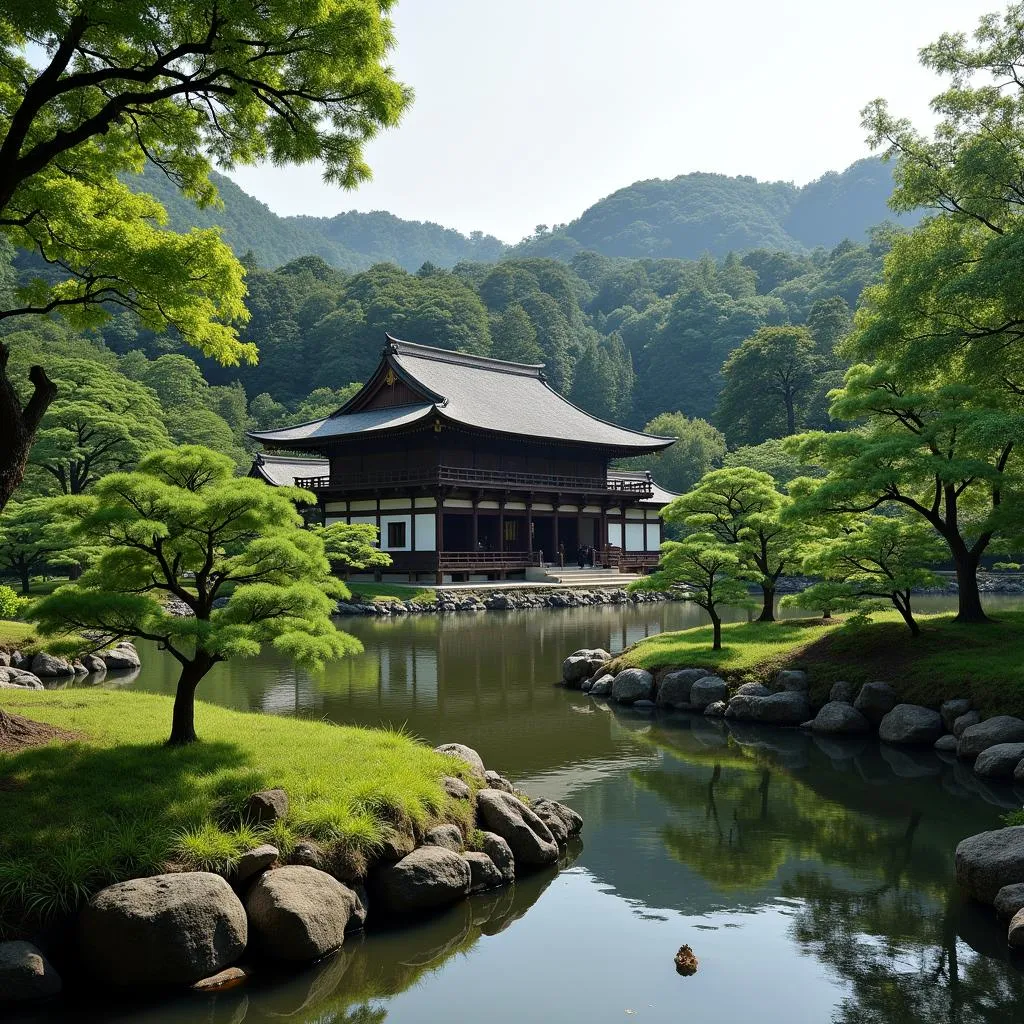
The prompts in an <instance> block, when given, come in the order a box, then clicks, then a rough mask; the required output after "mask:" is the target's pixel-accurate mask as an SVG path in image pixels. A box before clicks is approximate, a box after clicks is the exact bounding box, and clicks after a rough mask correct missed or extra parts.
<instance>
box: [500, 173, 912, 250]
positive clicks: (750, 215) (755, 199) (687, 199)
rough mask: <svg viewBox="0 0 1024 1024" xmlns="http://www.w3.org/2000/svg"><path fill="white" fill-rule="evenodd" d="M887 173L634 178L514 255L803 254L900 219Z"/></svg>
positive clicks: (541, 233)
mask: <svg viewBox="0 0 1024 1024" xmlns="http://www.w3.org/2000/svg"><path fill="white" fill-rule="evenodd" d="M892 186H893V182H892V173H891V171H890V169H889V167H888V166H887V165H886V164H884V163H882V161H881V160H877V159H867V160H858V161H857V163H855V164H852V165H851V166H850V167H848V168H847V169H846V170H845V171H842V172H841V173H836V172H834V171H830V172H829V173H828V174H825V175H824V176H822V177H821V178H819V179H818V180H817V181H812V182H810V183H809V184H807V185H805V186H803V187H802V188H797V187H796V186H794V185H792V184H789V183H788V182H782V181H776V182H761V181H757V180H756V179H755V178H750V177H738V178H730V177H727V176H726V175H724V174H683V175H680V176H679V177H678V178H673V179H672V180H670V181H666V180H664V179H661V178H654V179H651V180H650V181H638V182H636V183H635V184H633V185H630V186H629V187H628V188H623V189H620V190H619V191H618V192H614V193H612V195H610V196H608V197H607V198H605V199H602V200H601V201H600V202H598V203H595V204H594V205H593V206H591V207H590V208H589V209H588V210H586V211H585V212H584V213H583V214H582V215H581V216H580V217H579V218H578V219H577V220H574V221H573V222H572V223H570V224H566V225H561V226H559V227H557V228H555V229H554V230H547V229H545V230H543V231H538V233H537V234H536V235H534V236H533V237H532V238H529V239H526V240H525V241H523V242H522V243H520V245H519V246H517V247H516V251H517V252H518V253H521V254H530V255H538V256H555V257H558V258H561V259H567V258H569V257H571V256H572V254H573V253H575V252H578V251H580V250H591V251H594V252H600V253H603V254H604V255H606V256H633V257H637V258H642V257H664V256H672V257H676V258H679V259H695V258H697V257H699V256H700V255H701V254H703V253H705V252H707V253H711V255H713V256H724V255H726V253H729V252H745V251H747V250H750V249H780V250H783V251H787V252H802V251H806V250H808V249H813V248H815V247H817V246H826V247H831V246H834V245H837V244H838V243H839V242H840V241H842V240H843V239H844V238H851V239H854V240H855V241H863V240H864V239H865V238H866V236H867V233H868V231H869V230H870V229H871V228H872V227H874V226H875V225H877V224H880V223H882V222H883V221H885V220H894V221H898V222H899V223H903V224H911V223H913V222H914V221H915V220H916V218H914V217H902V218H897V217H896V215H895V214H893V212H892V211H891V210H889V208H888V207H887V206H886V203H887V201H888V199H889V195H890V194H891V193H892Z"/></svg>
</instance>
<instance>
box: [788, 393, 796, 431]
mask: <svg viewBox="0 0 1024 1024" xmlns="http://www.w3.org/2000/svg"><path fill="white" fill-rule="evenodd" d="M795 433H796V409H795V408H794V405H793V396H792V395H786V435H787V437H792V436H793V434H795Z"/></svg>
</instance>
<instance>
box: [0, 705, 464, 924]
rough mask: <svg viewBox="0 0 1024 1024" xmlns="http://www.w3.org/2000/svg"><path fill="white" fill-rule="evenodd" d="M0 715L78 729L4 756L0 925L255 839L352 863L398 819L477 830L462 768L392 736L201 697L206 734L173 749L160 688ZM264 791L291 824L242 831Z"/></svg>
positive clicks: (225, 861) (198, 863) (224, 856)
mask: <svg viewBox="0 0 1024 1024" xmlns="http://www.w3.org/2000/svg"><path fill="white" fill-rule="evenodd" d="M0 708H2V709H3V710H5V711H7V712H9V713H10V714H17V715H22V716H24V717H26V718H30V719H33V720H35V721H39V722H46V723H49V724H52V725H54V726H57V727H59V728H61V729H64V730H68V731H71V732H74V733H78V734H80V735H81V737H82V738H81V739H80V740H77V741H70V742H69V741H56V742H51V743H49V744H47V745H45V746H38V747H31V748H26V749H21V750H18V751H17V752H15V753H6V754H5V753H0V805H2V808H3V811H2V827H0V932H2V931H3V929H4V927H5V926H6V928H7V929H8V930H11V929H12V928H13V927H16V922H17V921H18V920H20V919H22V918H23V917H24V916H25V915H26V913H28V914H30V915H31V916H43V917H45V916H47V915H51V914H55V913H60V912H64V911H68V910H71V909H73V908H74V907H76V906H77V905H78V904H79V903H80V902H81V901H82V900H84V899H86V898H87V897H88V895H89V894H90V893H92V892H94V891H96V890H97V889H100V888H102V887H103V886H105V885H108V884H110V883H111V882H113V881H116V880H118V879H123V878H129V877H136V876H139V875H146V874H153V873H155V872H158V871H160V870H162V869H163V868H164V866H165V865H168V864H173V865H180V866H184V867H188V868H192V869H206V870H225V869H227V868H229V867H230V865H231V864H232V863H233V862H234V861H235V860H236V859H237V857H238V856H239V855H240V854H241V853H242V852H244V851H245V850H246V849H250V848H251V847H252V846H253V845H255V844H258V843H259V842H268V841H269V842H272V843H274V845H276V846H277V847H278V848H279V849H281V850H282V852H284V853H286V852H288V851H289V850H290V849H291V848H292V847H293V846H294V844H295V843H296V842H298V841H300V840H304V839H309V840H314V841H316V842H318V843H320V844H321V845H322V846H324V847H325V848H327V850H328V852H329V853H330V855H331V856H333V857H336V858H344V859H345V862H347V863H350V864H354V865H357V866H358V864H359V863H360V861H361V860H363V859H364V858H365V857H366V855H368V854H372V852H373V850H374V849H375V848H376V847H377V846H378V844H379V843H380V842H381V840H382V839H383V838H385V837H386V835H388V834H389V832H390V831H391V830H392V829H393V828H394V825H395V824H396V823H400V822H401V823H414V824H415V826H416V827H417V828H419V829H426V828H429V827H431V826H432V825H433V824H436V823H437V822H439V821H442V820H449V821H457V822H461V823H462V824H464V825H466V826H467V827H468V826H469V824H470V822H469V821H468V809H467V807H468V802H467V801H452V800H451V799H450V798H448V797H447V796H446V794H445V793H444V790H443V788H442V785H441V779H442V777H443V776H445V775H461V776H462V777H464V778H466V779H467V781H469V779H468V775H467V772H466V769H465V767H464V766H463V765H462V764H461V762H459V761H456V760H454V759H452V758H449V757H445V756H442V755H440V754H437V753H435V752H434V751H433V750H432V749H431V748H430V747H427V746H425V745H424V744H422V743H419V742H416V741H415V740H413V739H412V738H410V737H408V736H405V735H402V734H400V733H397V732H389V731H384V730H375V729H359V728H352V727H343V726H335V725H330V724H327V723H325V722H313V721H302V720H298V719H294V718H283V717H276V716H273V715H263V714H245V713H242V712H238V711H229V710H227V709H224V708H220V707H216V706H214V705H212V704H204V703H199V704H197V707H196V730H197V732H198V733H199V735H200V738H201V742H200V743H197V744H194V745H192V746H189V747H181V748H168V747H165V746H163V741H164V740H165V738H166V736H167V733H168V730H169V728H170V721H171V699H170V698H169V697H163V696H158V695H155V694H144V693H131V692H124V691H110V690H99V689H97V690H50V691H28V692H25V691H20V690H0ZM272 787H281V788H283V789H285V790H286V791H287V792H288V795H289V798H290V809H289V813H288V816H287V818H286V819H285V820H284V821H283V822H279V823H276V824H275V825H274V826H273V827H271V828H269V829H264V830H256V829H254V828H252V827H251V826H248V825H246V824H243V823H242V822H241V821H240V811H241V809H242V807H243V805H244V802H245V800H246V798H247V797H248V796H249V794H251V793H253V792H255V791H257V790H261V789H267V788H272ZM363 862H364V863H365V861H364V860H363Z"/></svg>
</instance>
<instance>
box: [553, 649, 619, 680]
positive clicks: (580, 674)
mask: <svg viewBox="0 0 1024 1024" xmlns="http://www.w3.org/2000/svg"><path fill="white" fill-rule="evenodd" d="M610 660H611V655H610V654H609V653H608V652H607V651H604V650H602V649H601V648H600V647H593V648H590V647H584V648H582V649H581V650H578V651H573V652H572V654H570V655H569V657H568V658H566V659H565V661H563V662H562V682H563V683H565V685H566V686H579V685H580V683H582V682H583V680H584V679H589V678H590V677H591V676H592V675H593V674H594V673H595V672H596V671H597V670H598V669H599V668H600V667H601V666H602V665H603V664H605V662H607V661H610Z"/></svg>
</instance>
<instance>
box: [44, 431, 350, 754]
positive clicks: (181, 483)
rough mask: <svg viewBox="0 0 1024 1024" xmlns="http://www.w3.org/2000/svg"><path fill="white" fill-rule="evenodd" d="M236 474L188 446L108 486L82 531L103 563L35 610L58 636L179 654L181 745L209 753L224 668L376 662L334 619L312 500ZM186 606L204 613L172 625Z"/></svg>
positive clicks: (78, 534)
mask: <svg viewBox="0 0 1024 1024" xmlns="http://www.w3.org/2000/svg"><path fill="white" fill-rule="evenodd" d="M233 469H234V467H233V466H232V463H231V460H230V459H228V458H227V457H225V456H223V455H220V454H218V453H216V452H212V451H209V450H208V449H205V448H199V447H193V446H184V447H181V448H178V449H176V450H174V451H160V452H154V453H152V454H151V455H149V456H147V457H146V458H144V459H143V460H142V462H141V463H140V464H139V469H138V472H135V473H114V474H111V475H110V476H107V477H104V478H103V479H102V480H101V481H100V482H99V484H97V486H96V488H95V490H94V492H93V494H92V495H88V496H83V497H82V498H80V499H78V506H79V507H78V510H77V514H78V523H77V525H76V527H75V528H74V530H73V531H72V534H73V536H74V537H75V538H76V539H78V540H79V541H81V542H84V543H88V544H91V545H96V546H98V547H100V548H102V553H101V554H100V555H99V557H98V558H97V560H96V562H95V563H94V564H93V566H92V567H91V568H89V569H88V570H86V572H85V573H84V574H83V575H82V577H81V579H80V580H79V581H78V582H77V583H75V584H70V585H68V586H64V587H60V588H58V589H57V590H55V591H54V592H53V593H52V594H51V595H50V596H49V597H45V598H43V599H42V600H40V601H38V602H37V603H36V604H35V605H34V606H33V607H32V609H31V610H30V614H31V616H32V618H33V619H35V621H36V622H38V624H39V628H40V631H41V632H42V633H43V634H45V635H50V636H59V635H61V634H66V633H67V631H68V630H69V629H71V630H78V631H80V632H81V633H83V634H84V635H87V636H89V637H91V638H93V641H94V646H95V647H97V648H99V647H102V646H106V645H107V644H110V643H112V642H114V641H116V640H118V639H123V638H125V637H138V638H141V639H145V640H153V641H156V643H158V644H159V645H160V647H161V648H162V649H164V650H166V651H168V652H169V653H170V654H171V656H172V657H173V658H175V660H176V661H178V663H179V664H180V665H181V674H180V676H179V678H178V685H177V691H176V694H175V698H174V712H173V720H172V723H171V733H170V737H169V740H168V742H169V743H170V744H172V745H173V744H185V743H192V742H194V741H195V739H196V731H195V693H196V688H197V687H198V686H199V684H200V682H202V680H203V677H204V676H205V675H206V674H207V673H208V672H209V671H210V669H211V668H213V666H214V665H216V664H217V663H218V662H220V661H225V660H226V659H228V658H233V657H252V656H254V655H256V654H258V653H259V652H260V648H261V647H262V645H263V644H265V643H269V644H272V645H273V646H274V648H276V649H277V650H278V651H281V652H282V653H284V654H288V655H290V656H292V657H294V658H295V659H296V660H298V661H300V662H303V663H305V664H308V665H313V666H318V665H321V664H323V662H325V661H326V660H328V659H331V658H337V657H341V656H342V655H345V654H353V653H358V652H359V651H361V650H362V646H361V644H360V643H359V641H358V640H356V639H355V638H354V637H351V636H349V635H348V634H347V633H342V632H340V631H339V630H338V629H336V628H335V626H334V623H333V622H332V621H331V613H332V612H333V611H334V608H335V603H336V601H337V599H338V598H339V597H347V596H348V590H347V589H346V588H345V587H344V585H343V584H341V582H340V581H338V580H337V579H336V578H335V577H334V576H332V575H331V567H330V563H329V561H328V559H327V556H326V554H325V552H324V542H323V540H322V539H321V538H320V536H318V535H317V534H316V533H314V532H312V531H310V530H305V529H303V528H302V517H301V516H300V515H299V513H298V512H297V511H296V508H295V506H296V503H297V502H300V501H307V502H308V501H312V496H311V495H310V494H309V493H308V492H305V491H299V490H297V489H295V488H283V487H268V486H267V485H266V484H264V483H263V482H262V481H260V480H253V479H248V478H238V477H234V476H233V475H232V473H233ZM172 597H173V598H176V599H177V600H178V601H180V602H182V603H183V604H184V605H185V606H186V607H187V608H188V609H189V610H190V611H191V613H192V614H191V615H189V616H184V617H182V616H177V615H172V614H170V612H168V611H167V610H166V608H165V607H164V603H163V602H164V600H165V599H167V598H172ZM220 597H226V598H227V600H226V602H225V603H224V604H223V606H220V607H218V606H217V605H216V603H217V599H218V598H220Z"/></svg>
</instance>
